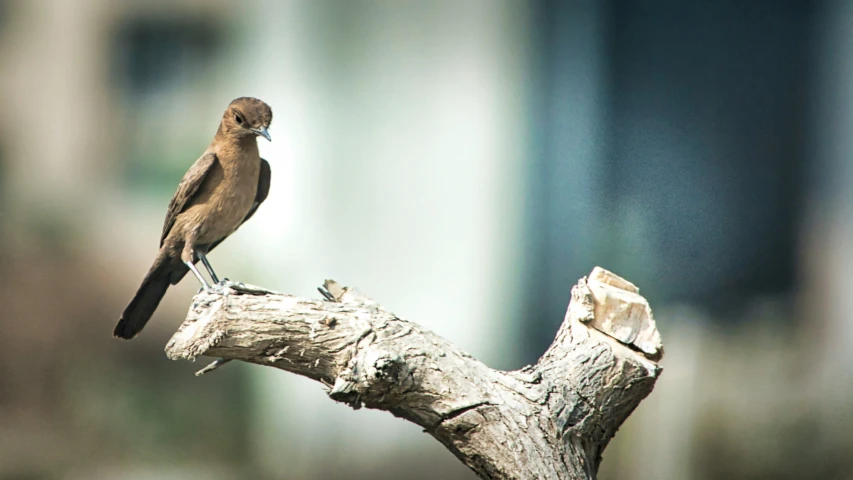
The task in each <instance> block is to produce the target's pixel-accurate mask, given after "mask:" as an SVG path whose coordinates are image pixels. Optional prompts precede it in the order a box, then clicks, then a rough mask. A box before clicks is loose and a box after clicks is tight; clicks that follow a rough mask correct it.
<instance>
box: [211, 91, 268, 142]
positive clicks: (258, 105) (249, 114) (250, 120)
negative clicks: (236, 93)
mask: <svg viewBox="0 0 853 480" xmlns="http://www.w3.org/2000/svg"><path fill="white" fill-rule="evenodd" d="M270 122H272V110H271V109H270V106H269V105H267V104H266V103H264V102H263V101H261V100H258V99H257V98H252V97H240V98H237V99H235V100H234V101H232V102H231V104H230V105H228V109H227V110H225V114H224V115H223V116H222V124H221V125H220V127H219V129H220V131H221V132H222V133H224V134H226V135H229V136H232V137H237V138H244V137H250V136H251V137H254V136H261V137H264V138H266V139H267V140H269V141H272V139H271V138H270V134H269V132H268V131H267V128H269V126H270Z"/></svg>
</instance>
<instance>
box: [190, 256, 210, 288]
mask: <svg viewBox="0 0 853 480" xmlns="http://www.w3.org/2000/svg"><path fill="white" fill-rule="evenodd" d="M184 265H186V266H188V267H190V271H191V272H193V275H195V278H197V279H198V281H199V282H201V289H202V290H204V291H205V292H210V285H208V283H207V280H205V279H204V277H202V276H201V272H199V271H198V269H197V268H195V265H193V262H184Z"/></svg>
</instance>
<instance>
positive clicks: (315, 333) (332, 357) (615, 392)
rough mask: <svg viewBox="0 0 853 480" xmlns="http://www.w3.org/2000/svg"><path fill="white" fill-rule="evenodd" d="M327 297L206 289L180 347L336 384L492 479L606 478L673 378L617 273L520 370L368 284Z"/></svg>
mask: <svg viewBox="0 0 853 480" xmlns="http://www.w3.org/2000/svg"><path fill="white" fill-rule="evenodd" d="M320 291H321V293H323V295H324V297H326V298H327V299H330V300H333V301H328V300H311V299H306V298H299V297H294V296H291V295H285V294H279V293H274V292H269V291H267V290H265V289H263V288H259V287H252V286H246V285H242V284H229V285H228V286H226V288H225V289H224V291H223V294H221V295H220V294H199V295H198V296H196V298H195V303H194V305H193V307H192V308H191V309H190V312H189V314H188V316H187V319H186V320H185V321H184V323H183V325H181V327H180V329H179V330H178V332H177V333H176V334H175V335H174V336H173V337H172V339H171V340H170V341H169V344H168V345H167V346H166V353H167V355H168V356H169V358H171V359H195V358H196V357H198V356H202V355H205V356H212V357H221V358H222V359H226V360H242V361H245V362H249V363H255V364H258V365H266V366H271V367H276V368H280V369H282V370H286V371H289V372H293V373H296V374H299V375H303V376H306V377H308V378H312V379H314V380H317V381H320V382H323V383H324V384H326V385H331V386H332V387H331V388H330V389H329V392H328V394H329V397H331V398H332V399H333V400H336V401H338V402H343V403H346V404H348V405H350V406H352V407H353V408H355V409H358V408H361V407H362V406H365V407H368V408H376V409H381V410H387V411H389V412H391V413H392V414H394V415H395V416H398V417H400V418H404V419H406V420H409V421H411V422H414V423H416V424H418V425H420V426H422V427H423V428H424V429H425V430H426V431H427V432H428V433H430V434H431V435H432V436H433V437H435V438H436V439H437V440H438V441H440V442H441V443H442V444H444V445H445V446H446V447H447V448H448V449H449V450H450V451H451V452H452V453H453V454H454V455H456V456H457V457H458V458H459V459H460V460H461V461H462V462H464V463H465V464H466V465H468V466H469V467H471V468H472V469H473V470H474V471H475V472H476V473H477V474H478V475H480V476H481V477H482V478H487V479H534V478H548V479H551V478H553V479H574V478H584V479H587V478H594V477H595V473H596V472H597V470H598V465H599V463H600V459H601V452H602V451H603V450H604V448H605V447H606V445H607V443H608V442H609V441H610V439H611V438H612V437H613V435H614V434H615V433H616V430H617V429H618V428H619V426H620V425H621V424H622V422H623V421H624V420H625V419H626V418H627V417H628V415H629V414H630V413H631V412H632V411H633V410H634V408H636V406H637V405H638V404H639V402H640V401H641V400H642V399H643V398H645V397H646V395H648V394H649V393H650V392H651V391H652V388H653V387H654V383H655V381H656V379H657V378H658V376H659V375H660V372H661V369H660V367H659V366H658V365H657V363H656V361H657V360H658V359H659V358H660V356H661V355H662V353H663V349H662V346H661V343H660V335H659V334H658V332H657V329H656V328H655V324H654V320H653V319H652V316H651V310H650V309H649V308H648V304H647V303H646V301H645V299H643V297H641V296H640V295H639V293H638V290H637V288H636V287H634V286H633V285H632V284H631V283H630V282H628V281H626V280H624V279H621V278H619V277H618V276H616V275H614V274H612V273H609V272H607V271H605V270H603V269H598V268H597V269H596V270H594V271H593V273H592V274H591V275H590V278H589V280H587V279H586V278H583V279H581V280H580V281H579V282H578V284H577V285H576V286H575V287H574V288H573V289H572V300H571V303H570V305H569V309H568V312H567V314H566V318H565V321H564V322H563V325H562V326H561V327H560V330H559V332H558V333H557V337H556V339H555V340H554V343H553V344H552V345H551V346H550V348H549V349H548V351H547V352H545V354H544V355H543V356H542V358H541V359H540V360H539V362H537V364H536V365H532V366H527V367H525V368H523V369H521V370H518V371H512V372H503V371H498V370H494V369H491V368H489V367H487V366H486V365H484V364H483V363H481V362H479V361H477V360H476V359H474V358H472V357H471V356H470V355H468V354H467V353H465V352H463V351H461V350H459V349H458V348H456V347H455V346H454V345H452V344H451V343H450V342H448V341H447V340H444V339H443V338H441V337H439V336H438V335H436V334H434V333H432V332H430V331H428V330H425V329H423V328H421V327H420V326H418V325H417V324H415V323H412V322H409V321H406V320H403V319H400V318H398V317H397V316H395V315H394V314H392V313H390V312H388V311H386V310H385V309H384V308H382V307H381V306H380V305H379V304H377V303H376V302H374V301H372V300H370V299H368V298H366V297H365V296H363V295H362V294H360V293H359V292H358V291H356V290H353V289H349V288H346V287H342V286H340V285H339V284H337V283H335V282H333V281H330V280H327V281H326V282H325V284H324V286H323V287H322V288H321V289H320ZM214 368H215V367H214Z"/></svg>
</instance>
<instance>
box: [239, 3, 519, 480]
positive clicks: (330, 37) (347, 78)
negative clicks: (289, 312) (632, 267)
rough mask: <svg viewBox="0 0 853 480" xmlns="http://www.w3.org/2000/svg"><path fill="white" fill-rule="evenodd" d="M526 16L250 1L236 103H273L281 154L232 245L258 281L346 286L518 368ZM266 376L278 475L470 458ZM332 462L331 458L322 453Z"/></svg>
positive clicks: (512, 11) (262, 402) (267, 427)
mask: <svg viewBox="0 0 853 480" xmlns="http://www.w3.org/2000/svg"><path fill="white" fill-rule="evenodd" d="M523 7H524V6H523V5H522V4H519V3H515V2H510V1H500V2H495V1H490V0H483V1H474V2H451V1H442V2H430V3H429V4H426V3H423V2H396V3H393V4H391V3H387V2H376V3H371V4H368V5H364V4H361V5H359V6H358V7H356V6H354V5H353V4H351V3H348V2H343V1H341V2H297V1H292V2H278V1H274V0H270V1H261V0H256V1H254V2H253V6H252V7H251V8H250V9H248V10H247V13H248V14H247V17H246V20H245V21H246V25H247V27H246V28H247V31H249V32H251V36H250V37H249V40H248V43H247V44H245V45H242V46H241V47H240V49H239V51H237V52H235V62H239V63H235V65H234V68H235V69H237V68H240V69H242V70H241V73H240V76H239V79H238V80H239V81H238V82H237V83H236V86H235V88H234V89H233V90H229V95H230V96H237V95H254V96H258V97H260V98H263V99H265V100H266V101H267V102H269V103H270V105H271V106H272V108H273V112H274V121H273V126H272V129H271V132H272V136H273V142H272V143H271V144H266V143H264V144H262V145H261V152H262V155H263V156H264V157H265V158H267V159H268V160H270V162H271V164H272V169H273V181H272V191H271V193H270V197H269V199H268V200H267V202H266V203H265V204H264V206H263V208H262V209H261V210H260V211H259V213H258V215H257V216H256V218H255V219H253V221H252V222H251V224H247V226H246V227H244V229H242V230H241V232H239V233H237V234H236V235H235V236H234V240H236V241H231V242H230V246H229V247H227V248H229V249H233V250H232V251H239V252H240V255H239V257H240V258H239V262H245V261H246V258H247V257H249V258H251V259H252V260H253V262H254V263H255V264H256V265H257V266H258V267H257V270H258V271H259V272H261V273H260V274H258V275H253V276H252V278H251V279H247V280H251V281H254V282H259V283H262V284H264V285H267V286H269V287H271V288H275V289H279V290H282V291H287V292H292V293H297V294H302V295H309V296H317V293H316V290H315V287H316V286H317V285H319V284H320V283H321V282H322V280H323V279H324V278H328V277H331V278H335V279H337V280H340V281H342V282H344V283H346V284H349V285H353V286H357V287H358V288H359V289H361V290H362V291H363V292H365V293H366V294H368V295H370V296H372V297H373V298H375V299H377V300H379V301H381V302H382V303H383V304H384V305H386V306H387V307H389V308H390V309H392V310H393V311H394V312H395V313H397V314H398V315H400V316H403V317H405V318H409V319H412V320H414V321H416V322H419V323H421V324H422V325H425V326H426V327H428V328H430V329H433V330H435V331H436V332H438V333H439V334H441V335H443V336H445V337H446V338H448V339H450V340H452V341H453V342H456V343H457V344H458V345H460V346H461V347H462V348H463V349H465V350H467V351H469V352H470V353H472V354H473V355H475V356H476V357H478V358H480V359H483V360H484V361H486V362H487V363H489V364H491V365H493V366H497V367H511V366H516V365H515V364H514V362H515V359H514V358H512V357H513V355H512V351H513V350H512V349H511V347H512V345H513V342H512V339H511V338H508V337H509V335H510V334H511V332H512V331H513V330H512V328H510V323H509V322H510V319H511V318H512V316H514V315H515V313H516V309H517V305H518V301H519V291H518V289H517V288H516V287H517V283H516V280H514V279H515V278H516V277H517V276H515V275H513V274H512V273H511V272H517V271H518V270H519V268H521V265H519V262H520V260H521V259H520V257H519V251H520V242H521V232H520V223H521V218H520V216H521V208H522V204H521V199H522V194H523V192H522V191H521V189H522V186H523V184H524V157H525V155H524V151H525V148H526V143H525V141H526V138H525V136H526V120H527V119H526V118H525V115H526V110H525V108H526V93H525V84H526V82H527V80H528V79H527V78H525V73H524V72H525V71H529V69H526V68H525V66H524V62H525V61H526V55H525V49H526V48H527V44H526V41H527V39H526V36H525V32H526V30H527V28H528V27H527V22H528V19H527V18H526V16H525V9H524V8H523ZM330 25H331V26H332V27H331V28H330ZM246 52H250V53H248V54H247V53H246ZM226 96H228V95H226ZM224 248H226V247H225V246H223V249H224ZM235 261H236V260H235ZM235 266H236V265H235ZM253 374H254V375H255V376H256V380H257V381H256V382H255V385H256V388H257V389H258V390H259V397H258V399H257V404H256V410H255V415H256V420H257V423H256V427H257V428H259V429H260V431H261V436H260V437H259V441H258V444H257V451H258V454H259V455H260V456H261V457H262V458H263V461H264V464H265V465H266V466H267V468H269V469H270V471H274V470H276V469H278V471H282V469H286V471H288V472H291V473H292V474H294V475H298V474H301V475H305V476H306V478H310V477H311V476H312V475H313V476H314V477H316V478H321V477H322V475H323V474H322V471H320V470H319V469H320V468H323V467H321V466H320V465H323V464H325V467H327V468H330V469H332V471H337V472H340V471H342V469H345V468H346V467H347V466H350V467H354V468H356V469H357V468H358V465H360V464H370V463H377V462H379V461H380V460H383V459H384V460H386V461H388V462H391V461H393V460H391V459H393V458H395V457H398V456H400V455H403V456H405V455H419V452H421V451H423V449H424V448H428V452H430V454H432V455H436V458H437V459H438V460H439V461H444V462H449V463H454V462H456V463H458V462H457V461H456V460H455V459H454V458H452V457H451V456H450V455H448V454H447V453H446V452H445V451H442V450H441V449H440V448H432V446H433V444H435V440H433V439H432V438H430V437H428V436H427V435H425V434H423V433H421V431H420V428H418V427H416V426H413V425H409V424H406V423H404V422H401V421H399V420H396V419H393V418H392V417H391V416H390V415H388V414H387V413H380V412H365V411H359V412H357V413H355V412H352V411H351V410H350V409H349V408H346V407H344V406H341V405H336V404H334V403H333V402H331V401H329V400H328V399H327V398H326V397H325V394H324V393H323V391H322V390H321V386H320V385H318V384H316V383H313V382H308V381H305V380H304V379H298V378H296V377H294V376H290V375H286V374H283V373H281V372H278V371H273V370H267V369H254V370H253ZM337 445H345V446H346V447H345V448H336V446H337ZM436 445H437V444H436ZM427 446H428V447H427ZM330 449H331V451H334V452H335V454H334V455H332V456H324V458H326V461H325V462H318V461H317V460H316V457H315V458H314V459H312V458H311V457H312V456H313V455H311V454H310V453H311V452H323V451H330ZM317 454H318V455H321V454H320V453H317ZM460 467H461V465H460ZM462 469H464V467H462Z"/></svg>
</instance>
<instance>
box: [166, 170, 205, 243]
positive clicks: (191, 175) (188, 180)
mask: <svg viewBox="0 0 853 480" xmlns="http://www.w3.org/2000/svg"><path fill="white" fill-rule="evenodd" d="M215 163H216V154H215V153H206V154H204V155H202V156H201V157H200V158H199V159H198V160H196V161H195V163H194V164H193V166H192V167H190V169H189V170H187V173H185V174H184V178H182V179H181V183H180V184H178V191H177V192H175V196H174V197H172V201H170V202H169V210H168V211H167V212H166V220H165V221H164V222H163V233H162V234H161V235H160V246H161V247H162V246H163V241H164V240H165V239H166V235H168V234H169V230H171V229H172V225H174V224H175V218H176V217H177V216H178V214H179V213H181V212H183V211H184V209H185V208H186V207H187V205H189V203H190V200H192V198H193V196H194V195H195V193H196V192H197V191H198V187H199V186H200V185H201V184H202V182H204V179H205V177H207V174H208V172H210V168H211V167H212V166H213V164H215Z"/></svg>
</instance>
